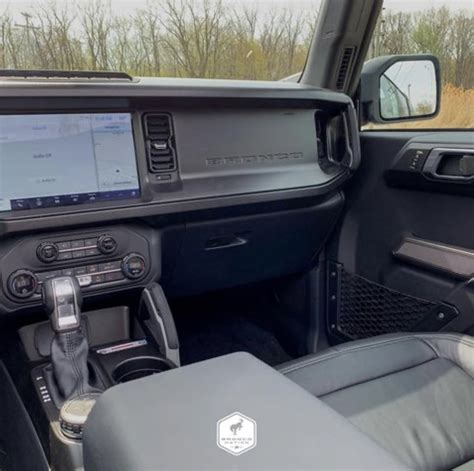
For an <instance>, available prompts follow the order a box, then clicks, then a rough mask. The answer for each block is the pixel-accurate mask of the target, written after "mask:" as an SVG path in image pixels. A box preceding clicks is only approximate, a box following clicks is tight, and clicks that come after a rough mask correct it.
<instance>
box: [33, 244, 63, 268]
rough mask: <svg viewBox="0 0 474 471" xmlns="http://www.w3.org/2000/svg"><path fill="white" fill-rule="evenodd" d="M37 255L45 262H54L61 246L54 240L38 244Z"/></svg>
mask: <svg viewBox="0 0 474 471" xmlns="http://www.w3.org/2000/svg"><path fill="white" fill-rule="evenodd" d="M36 255H37V256H38V258H39V259H40V260H41V261H42V262H44V263H51V262H54V261H55V260H56V259H57V258H58V255H59V248H58V246H57V245H56V244H54V243H53V242H43V243H41V244H40V245H38V248H37V249H36Z"/></svg>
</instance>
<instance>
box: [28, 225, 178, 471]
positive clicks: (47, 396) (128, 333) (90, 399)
mask: <svg viewBox="0 0 474 471" xmlns="http://www.w3.org/2000/svg"><path fill="white" fill-rule="evenodd" d="M118 233H119V232H114V234H118ZM106 263H109V262H106ZM133 268H134V267H133V266H132V267H130V269H132V270H133ZM81 276H83V275H77V276H64V275H63V276H56V277H53V278H50V279H45V280H44V281H43V282H42V284H41V285H40V286H41V293H40V297H41V302H42V305H43V309H44V311H45V312H46V313H47V314H48V316H49V318H50V319H49V321H46V322H39V323H36V324H31V325H27V326H25V327H23V328H21V329H20V331H19V335H20V339H21V341H22V344H23V347H24V351H25V353H26V356H27V358H28V360H29V361H30V365H31V368H32V369H31V380H32V383H33V385H34V388H35V390H36V397H37V400H38V401H39V403H40V409H41V410H42V412H43V414H42V416H43V417H44V419H45V420H44V422H45V424H46V427H47V428H48V430H47V434H48V435H49V440H48V443H43V445H44V446H45V447H46V448H47V449H48V450H49V451H50V461H51V466H52V469H53V470H55V471H63V470H64V471H71V470H80V469H82V468H83V454H82V433H83V427H84V423H85V421H86V419H87V417H88V414H89V412H90V410H91V409H92V407H93V406H94V404H95V402H96V401H97V399H98V398H99V397H100V396H101V394H103V392H104V391H106V390H107V389H109V388H111V387H112V386H115V385H118V384H123V383H127V382H131V381H134V380H136V379H139V378H142V377H145V376H149V375H153V374H156V373H161V372H164V371H168V370H171V369H173V368H176V367H178V366H180V357H179V343H178V337H177V333H176V328H175V325H174V320H173V317H172V315H171V311H170V308H169V306H168V303H167V301H166V297H165V296H164V293H163V290H162V289H161V286H160V285H158V284H157V283H149V284H148V285H147V286H146V287H145V288H144V289H143V290H141V292H138V293H137V294H136V295H130V296H129V297H128V298H127V299H128V304H127V305H116V306H113V305H112V306H111V307H108V308H105V309H99V310H94V311H86V312H81V305H82V294H83V293H82V291H83V290H86V289H87V288H90V286H89V287H87V286H86V287H83V288H81V287H80V286H79V280H80V279H81ZM126 279H127V280H128V278H126ZM35 296H36V293H35V294H34V295H32V297H31V298H33V297H35Z"/></svg>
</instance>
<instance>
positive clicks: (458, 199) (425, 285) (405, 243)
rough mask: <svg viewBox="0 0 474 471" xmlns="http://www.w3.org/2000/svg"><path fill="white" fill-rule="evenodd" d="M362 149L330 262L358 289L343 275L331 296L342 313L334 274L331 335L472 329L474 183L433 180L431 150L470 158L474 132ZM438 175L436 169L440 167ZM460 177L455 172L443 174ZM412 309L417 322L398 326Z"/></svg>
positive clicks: (373, 141) (384, 136)
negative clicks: (424, 309) (430, 164)
mask: <svg viewBox="0 0 474 471" xmlns="http://www.w3.org/2000/svg"><path fill="white" fill-rule="evenodd" d="M361 145H362V163H361V167H360V169H359V171H358V172H357V174H356V175H355V177H354V178H353V180H352V182H351V183H350V185H349V186H348V188H347V191H346V195H347V198H346V200H347V208H346V212H345V215H344V217H343V220H342V222H341V224H340V227H339V230H338V231H337V234H336V236H335V238H334V240H333V243H332V244H331V246H330V249H329V259H330V260H332V261H334V262H337V263H338V264H339V266H341V267H342V270H343V272H344V273H346V274H348V275H349V276H355V277H357V278H356V279H355V280H356V281H357V284H354V279H352V278H350V279H349V281H350V282H348V278H347V276H346V283H345V284H344V283H343V282H342V281H341V280H342V277H340V276H339V275H336V276H335V278H336V279H337V280H339V284H338V289H339V290H341V289H342V290H344V292H342V293H339V295H338V294H337V293H336V292H334V293H336V294H334V293H332V296H333V300H332V302H333V303H336V304H337V307H336V309H334V307H331V297H330V294H331V273H333V277H334V270H333V271H332V272H331V273H329V283H328V312H329V319H328V321H329V326H330V331H331V332H332V333H333V334H334V337H335V338H339V339H341V338H342V339H346V338H360V337H364V336H370V335H375V334H379V333H386V332H392V331H399V330H451V331H458V332H465V331H468V330H470V329H472V328H473V326H474V281H472V282H471V280H472V278H473V277H474V191H473V190H474V179H472V178H469V176H468V177H467V178H465V179H464V178H463V179H458V180H456V179H449V178H448V179H446V178H440V179H437V178H432V176H431V175H426V172H425V170H426V165H427V163H429V161H430V158H431V156H432V155H433V149H435V150H436V149H445V150H446V149H447V150H449V153H450V154H444V155H453V156H456V159H458V158H460V159H461V158H463V157H464V156H466V155H467V156H469V155H472V152H473V151H474V146H473V135H472V133H469V132H427V133H426V132H425V133H419V132H380V131H376V132H363V133H361ZM417 156H418V158H417ZM457 156H459V157H457ZM469 159H470V158H468V160H469ZM468 164H469V165H470V161H469V162H468ZM431 168H435V170H436V169H438V168H439V162H438V165H437V167H433V166H432V167H431ZM453 169H455V170H456V169H457V167H456V166H452V165H451V166H449V165H448V166H447V167H446V168H445V169H444V171H449V172H452V171H453ZM330 271H331V270H330ZM359 277H360V278H359ZM340 278H341V280H340ZM365 282H367V283H368V284H366V285H365V284H364V283H365ZM361 283H362V284H361ZM371 283H373V284H375V286H374V285H372V284H371ZM333 285H334V281H333ZM333 287H334V286H333ZM361 287H362V288H361ZM379 287H380V288H379ZM361 289H362V291H361ZM347 290H349V291H347ZM394 293H395V294H397V296H398V297H397V296H395V294H394ZM334 296H335V297H336V299H335V300H334ZM394 296H395V298H394ZM426 302H428V303H431V304H427V305H425V304H423V303H426ZM344 303H345V304H344ZM394 303H395V304H394ZM410 303H411V304H410ZM349 304H351V305H352V306H354V305H357V307H358V309H356V312H354V309H355V308H354V307H352V308H351V311H350V312H349V311H348V308H347V307H346V308H345V307H344V306H345V305H349ZM407 304H409V305H410V306H412V308H413V316H411V317H410V316H408V317H407V319H406V320H405V321H403V322H400V320H401V316H402V315H403V309H404V305H405V306H406V305H407ZM443 306H446V309H448V308H451V307H453V308H454V312H455V315H454V316H453V315H452V312H451V313H448V312H443V311H444V310H445V309H443ZM423 307H426V312H422V311H423ZM344 309H345V311H344ZM405 309H406V307H405ZM334 311H336V312H334ZM367 312H369V314H366V313H367ZM416 312H419V313H421V314H422V315H421V317H416ZM397 316H398V318H397ZM361 324H366V327H365V328H361ZM344 326H345V327H344ZM347 326H352V327H351V328H352V330H351V329H349V328H348V327H347ZM374 326H375V330H374ZM351 332H352V334H353V335H351ZM347 334H349V335H347Z"/></svg>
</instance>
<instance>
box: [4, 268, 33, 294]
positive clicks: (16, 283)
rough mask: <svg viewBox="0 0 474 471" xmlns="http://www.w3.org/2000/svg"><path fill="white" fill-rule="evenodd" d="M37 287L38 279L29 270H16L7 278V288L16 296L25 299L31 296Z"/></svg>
mask: <svg viewBox="0 0 474 471" xmlns="http://www.w3.org/2000/svg"><path fill="white" fill-rule="evenodd" d="M37 287H38V279H37V278H36V275H35V274H34V273H33V272H31V271H29V270H18V271H16V272H15V273H12V274H11V275H10V278H9V279H8V289H9V291H10V293H11V294H12V295H13V296H15V297H16V298H21V299H26V298H29V297H30V296H33V294H34V293H35V291H36V288H37Z"/></svg>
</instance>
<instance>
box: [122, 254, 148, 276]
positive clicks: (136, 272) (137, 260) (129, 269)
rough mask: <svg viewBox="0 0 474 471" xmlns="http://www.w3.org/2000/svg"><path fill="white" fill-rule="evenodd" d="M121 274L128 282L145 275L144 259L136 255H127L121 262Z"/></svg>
mask: <svg viewBox="0 0 474 471" xmlns="http://www.w3.org/2000/svg"><path fill="white" fill-rule="evenodd" d="M122 272H123V274H124V275H125V276H126V277H127V278H128V279H130V280H138V279H139V278H142V277H143V276H144V275H145V273H146V261H145V259H144V258H143V257H142V256H141V255H139V254H136V253H132V254H130V255H127V256H126V257H125V258H124V259H123V260H122Z"/></svg>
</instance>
